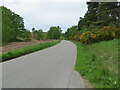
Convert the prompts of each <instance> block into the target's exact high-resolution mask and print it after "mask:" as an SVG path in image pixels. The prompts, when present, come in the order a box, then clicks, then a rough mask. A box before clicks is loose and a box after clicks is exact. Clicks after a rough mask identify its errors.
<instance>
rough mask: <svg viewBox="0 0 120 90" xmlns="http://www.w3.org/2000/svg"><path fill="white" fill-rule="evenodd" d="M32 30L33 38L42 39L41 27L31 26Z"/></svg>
mask: <svg viewBox="0 0 120 90" xmlns="http://www.w3.org/2000/svg"><path fill="white" fill-rule="evenodd" d="M32 32H33V38H34V39H36V40H42V39H44V33H43V31H42V29H39V30H35V28H32Z"/></svg>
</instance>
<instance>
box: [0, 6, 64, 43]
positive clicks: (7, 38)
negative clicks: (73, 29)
mask: <svg viewBox="0 0 120 90" xmlns="http://www.w3.org/2000/svg"><path fill="white" fill-rule="evenodd" d="M0 10H1V11H2V16H1V17H0V18H1V19H0V20H2V21H1V22H2V30H1V31H2V36H1V37H2V45H5V44H8V43H10V42H16V41H30V40H32V39H36V40H47V39H59V38H60V36H61V32H62V30H61V28H60V27H59V26H57V27H56V26H54V27H50V29H49V31H48V32H43V30H42V29H39V30H36V29H35V28H32V30H31V31H30V30H27V29H25V27H24V20H23V18H22V17H21V16H19V15H18V14H15V13H14V12H12V11H11V10H10V9H7V8H6V7H4V6H0Z"/></svg>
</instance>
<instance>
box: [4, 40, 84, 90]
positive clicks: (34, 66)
mask: <svg viewBox="0 0 120 90" xmlns="http://www.w3.org/2000/svg"><path fill="white" fill-rule="evenodd" d="M76 52H77V51H76V46H75V44H73V43H72V42H69V41H65V40H63V41H62V42H61V43H60V44H58V45H55V46H53V47H50V48H47V49H44V50H41V51H38V52H35V53H31V54H28V55H25V56H21V57H19V58H16V59H13V60H11V61H7V62H3V63H2V87H3V88H84V87H85V85H84V82H83V80H82V79H81V77H80V76H79V74H78V73H77V72H75V71H74V65H75V62H76Z"/></svg>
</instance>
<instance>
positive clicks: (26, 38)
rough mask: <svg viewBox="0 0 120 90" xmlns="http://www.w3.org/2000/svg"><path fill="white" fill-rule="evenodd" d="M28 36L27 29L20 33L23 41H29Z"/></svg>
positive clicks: (29, 33)
mask: <svg viewBox="0 0 120 90" xmlns="http://www.w3.org/2000/svg"><path fill="white" fill-rule="evenodd" d="M30 35H31V32H30V31H29V30H27V29H24V32H23V33H22V37H23V38H24V39H25V41H30V40H31V39H30Z"/></svg>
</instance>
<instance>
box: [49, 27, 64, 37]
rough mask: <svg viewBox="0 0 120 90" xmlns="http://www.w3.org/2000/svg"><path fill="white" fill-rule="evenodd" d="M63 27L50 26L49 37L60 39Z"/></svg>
mask: <svg viewBox="0 0 120 90" xmlns="http://www.w3.org/2000/svg"><path fill="white" fill-rule="evenodd" d="M61 32H62V30H61V28H60V27H59V26H57V27H50V29H49V31H48V32H47V38H48V39H59V38H60V36H61Z"/></svg>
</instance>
